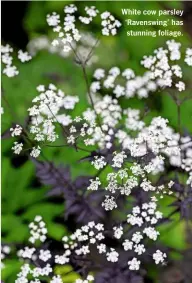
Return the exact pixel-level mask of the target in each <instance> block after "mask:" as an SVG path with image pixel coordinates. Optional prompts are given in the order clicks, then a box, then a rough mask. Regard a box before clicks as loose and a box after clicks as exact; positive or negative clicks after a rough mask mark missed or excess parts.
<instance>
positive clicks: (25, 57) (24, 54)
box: [18, 50, 32, 63]
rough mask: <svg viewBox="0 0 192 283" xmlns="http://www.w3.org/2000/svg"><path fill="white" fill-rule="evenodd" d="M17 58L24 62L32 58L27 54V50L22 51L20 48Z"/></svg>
mask: <svg viewBox="0 0 192 283" xmlns="http://www.w3.org/2000/svg"><path fill="white" fill-rule="evenodd" d="M18 59H19V60H20V61H21V62H22V63H24V62H28V61H30V60H31V59H32V57H31V55H29V54H28V52H23V51H22V50H19V51H18Z"/></svg>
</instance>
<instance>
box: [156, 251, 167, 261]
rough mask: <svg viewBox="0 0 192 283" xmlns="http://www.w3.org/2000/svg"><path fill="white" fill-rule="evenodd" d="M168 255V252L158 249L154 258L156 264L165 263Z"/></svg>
mask: <svg viewBox="0 0 192 283" xmlns="http://www.w3.org/2000/svg"><path fill="white" fill-rule="evenodd" d="M166 257H167V256H166V254H165V253H163V252H161V251H160V250H157V251H156V252H155V253H154V254H153V259H154V261H155V263H156V264H159V263H163V262H164V260H165V258H166Z"/></svg>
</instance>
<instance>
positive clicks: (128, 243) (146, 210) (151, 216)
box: [122, 201, 166, 270]
mask: <svg viewBox="0 0 192 283" xmlns="http://www.w3.org/2000/svg"><path fill="white" fill-rule="evenodd" d="M156 208H157V204H156V202H154V201H151V202H149V203H143V204H142V207H141V208H140V207H139V206H135V207H133V210H132V214H128V215H127V222H128V223H129V224H130V225H131V226H139V227H143V231H142V233H141V232H140V231H136V232H134V233H133V234H132V237H131V239H125V240H124V242H123V244H122V245H123V248H124V250H125V251H128V250H132V251H134V252H135V254H136V255H137V256H138V255H142V254H143V253H145V251H146V247H145V245H144V240H145V237H148V238H149V239H151V240H153V241H156V240H157V237H158V235H159V232H158V231H157V230H156V229H155V227H154V226H152V225H155V224H156V223H157V222H158V220H159V219H161V218H162V213H161V212H160V211H158V210H156ZM146 224H147V226H146ZM141 241H143V243H141ZM165 258H166V254H165V253H162V252H161V251H160V250H158V251H156V252H155V253H154V254H153V259H154V260H155V263H156V264H159V263H160V262H161V263H164V259H165ZM140 264H141V261H140V260H138V258H136V257H134V258H133V259H132V260H130V261H128V265H129V269H130V270H138V269H139V268H140Z"/></svg>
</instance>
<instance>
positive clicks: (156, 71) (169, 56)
mask: <svg viewBox="0 0 192 283" xmlns="http://www.w3.org/2000/svg"><path fill="white" fill-rule="evenodd" d="M166 43H167V49H163V48H159V49H157V50H155V51H154V55H153V56H144V58H143V60H142V61H141V64H142V65H143V66H144V67H145V68H147V69H149V70H150V71H151V74H150V75H151V79H153V80H155V81H156V83H157V85H158V86H159V87H172V86H173V85H175V87H176V88H177V89H178V90H179V91H184V90H185V83H184V82H183V81H180V80H179V79H181V78H182V76H183V74H182V70H181V67H180V66H179V65H176V64H175V63H173V62H174V61H178V60H180V59H181V51H180V48H181V44H180V43H178V42H176V41H175V40H168V41H167V42H166ZM190 53H191V51H190V49H187V51H186V57H185V60H184V61H185V62H186V63H187V64H188V65H189V66H190V61H191V59H190V58H191V55H190Z"/></svg>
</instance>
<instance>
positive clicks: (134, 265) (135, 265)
mask: <svg viewBox="0 0 192 283" xmlns="http://www.w3.org/2000/svg"><path fill="white" fill-rule="evenodd" d="M140 264H141V261H140V260H138V259H137V258H136V257H134V258H133V259H132V260H130V261H128V265H129V269H130V270H139V268H140Z"/></svg>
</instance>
